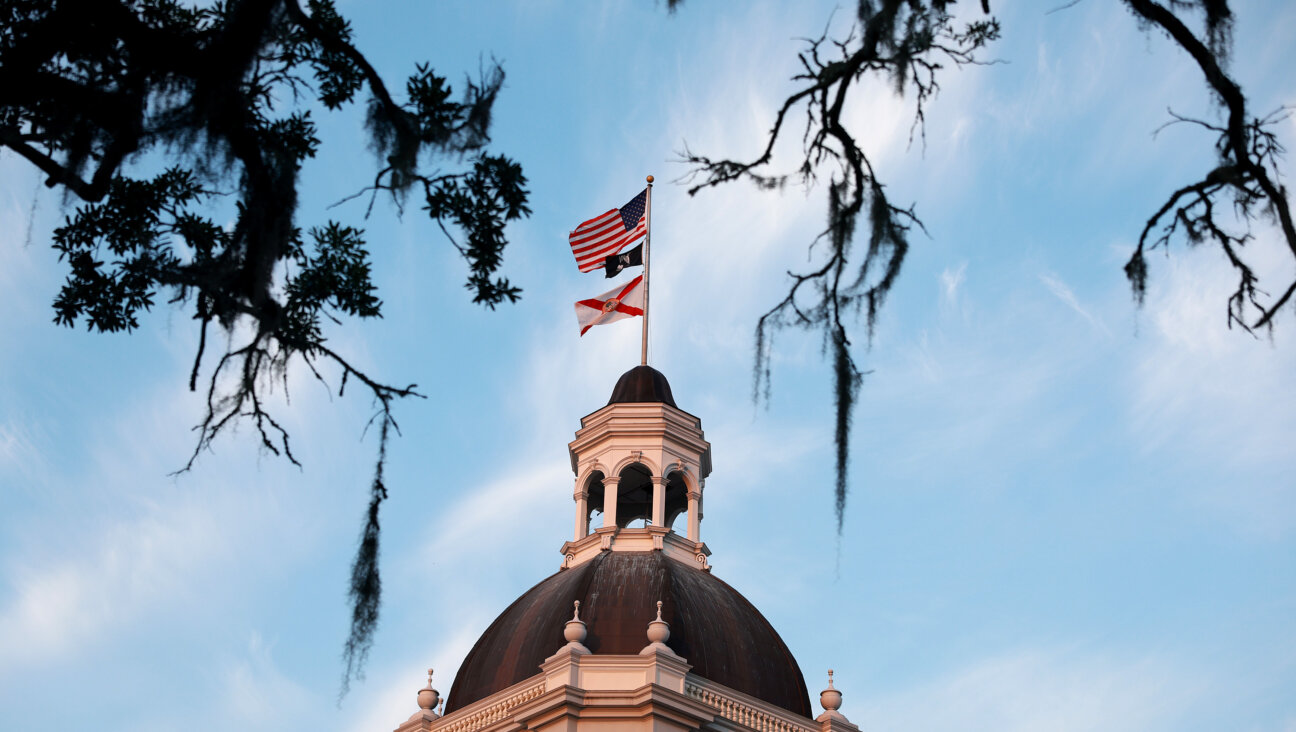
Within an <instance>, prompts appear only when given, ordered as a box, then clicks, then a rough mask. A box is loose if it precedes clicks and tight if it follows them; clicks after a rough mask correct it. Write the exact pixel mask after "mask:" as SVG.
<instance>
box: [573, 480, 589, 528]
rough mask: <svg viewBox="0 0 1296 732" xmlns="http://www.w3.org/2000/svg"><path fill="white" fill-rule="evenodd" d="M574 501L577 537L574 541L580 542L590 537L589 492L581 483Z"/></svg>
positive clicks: (578, 483) (577, 485)
mask: <svg viewBox="0 0 1296 732" xmlns="http://www.w3.org/2000/svg"><path fill="white" fill-rule="evenodd" d="M572 499H573V500H575V501H576V537H575V539H573V541H580V540H581V539H584V538H585V537H587V536H589V491H587V490H585V489H584V488H583V487H582V486H581V483H580V482H579V481H578V482H577V483H576V492H575V493H574V494H573V495H572Z"/></svg>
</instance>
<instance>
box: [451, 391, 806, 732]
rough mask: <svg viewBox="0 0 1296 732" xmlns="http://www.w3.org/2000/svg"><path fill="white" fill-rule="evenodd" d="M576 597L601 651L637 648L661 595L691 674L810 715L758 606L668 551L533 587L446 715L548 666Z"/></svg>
mask: <svg viewBox="0 0 1296 732" xmlns="http://www.w3.org/2000/svg"><path fill="white" fill-rule="evenodd" d="M640 368H647V367H640ZM650 370H651V369H650ZM653 373H657V372H655V371H654V372H653ZM627 375H628V374H627ZM658 376H660V374H658ZM622 380H623V381H624V380H625V377H622ZM662 383H663V384H665V379H664V378H663V379H662ZM618 387H619V385H618ZM666 395H667V396H668V397H669V395H670V392H669V390H667V392H666ZM573 600H580V603H581V605H580V614H581V619H582V620H584V621H585V623H586V626H587V627H588V630H589V635H588V636H587V637H586V639H585V645H586V646H587V647H588V648H589V649H590V651H592V652H593V653H595V654H618V655H634V654H637V653H639V651H640V650H641V649H643V647H644V646H645V645H647V644H648V639H647V635H646V632H647V629H648V622H649V621H651V620H652V619H653V618H654V617H655V616H656V609H657V601H658V600H661V601H662V603H663V605H662V617H663V618H664V619H665V620H666V621H667V622H668V623H670V639H669V640H668V641H667V642H666V645H668V646H670V648H671V650H673V651H675V652H676V653H678V654H679V655H680V656H683V657H684V659H685V660H686V661H688V663H689V664H691V665H692V666H693V669H692V673H694V674H697V675H698V676H702V677H704V678H707V679H710V680H711V681H715V682H717V683H720V684H724V685H725V686H728V687H729V688H731V689H735V690H737V691H740V692H743V693H744V694H750V695H751V696H754V697H757V698H759V699H763V700H765V701H767V702H770V703H772V704H775V705H777V706H780V707H782V708H784V709H787V710H788V711H790V712H794V713H796V714H800V715H802V716H805V717H809V716H811V713H810V698H809V696H808V695H807V694H806V686H805V679H804V677H802V675H801V669H800V667H798V666H797V662H796V659H794V658H793V657H792V654H791V653H790V652H789V651H788V649H787V646H786V645H784V644H783V640H782V639H781V638H779V636H778V633H776V632H775V631H774V628H773V627H772V626H770V624H769V622H768V621H767V620H765V618H764V616H762V615H761V614H760V611H758V610H757V609H756V608H755V607H753V606H752V604H751V603H750V602H748V601H747V599H746V598H745V597H743V596H742V595H740V594H739V593H738V591H737V590H735V589H733V588H732V587H730V586H729V585H727V584H725V583H724V582H723V581H721V580H720V579H717V578H716V577H714V576H713V575H712V574H711V573H710V572H704V571H702V570H701V569H696V568H694V567H692V566H689V565H688V564H685V563H683V562H680V561H679V560H676V559H672V558H670V557H667V556H664V554H663V552H660V551H650V552H619V551H610V552H602V553H601V554H599V555H598V556H596V557H594V558H593V559H591V560H589V561H587V562H585V563H583V564H580V565H577V566H575V567H572V568H570V569H566V570H563V571H560V572H558V573H557V574H555V575H552V576H550V577H549V578H548V579H545V580H544V581H542V582H541V583H540V584H538V585H536V586H535V587H532V588H531V589H530V590H527V591H526V593H524V594H523V595H522V596H521V597H519V598H518V599H517V600H516V601H515V602H514V603H513V604H512V605H510V606H509V607H508V609H506V610H505V611H504V612H503V613H501V614H500V616H499V617H498V618H496V619H495V622H493V623H491V625H490V627H489V628H487V629H486V632H485V633H483V634H482V637H481V638H479V639H478V640H477V644H476V645H475V646H473V649H472V651H470V652H469V653H468V656H467V657H466V658H465V659H464V662H463V665H462V666H460V667H459V673H458V674H457V675H456V676H455V681H454V686H453V688H451V690H450V697H449V699H448V700H447V702H446V712H447V713H450V712H453V711H455V710H456V709H460V708H462V707H464V706H467V705H469V704H471V703H473V702H475V701H478V700H479V699H484V698H486V697H487V696H490V695H491V694H494V693H496V692H498V691H500V690H502V689H505V688H507V687H509V686H512V685H513V684H516V683H518V682H519V681H522V680H523V679H526V678H529V677H531V676H534V675H536V674H538V673H540V664H541V663H542V662H543V661H544V660H545V659H546V658H548V657H549V656H551V655H553V654H554V653H555V652H556V651H557V650H558V649H559V648H561V647H562V645H563V642H564V641H563V626H564V624H565V623H566V622H567V620H568V619H570V618H571V614H572V601H573Z"/></svg>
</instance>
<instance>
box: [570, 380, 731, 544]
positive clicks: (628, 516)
mask: <svg viewBox="0 0 1296 732" xmlns="http://www.w3.org/2000/svg"><path fill="white" fill-rule="evenodd" d="M568 450H569V452H570V454H571V464H572V472H573V473H575V474H576V486H575V491H574V492H573V494H572V498H573V500H574V501H575V502H576V527H575V532H574V533H575V536H574V537H573V539H572V541H569V542H567V543H565V544H563V546H562V553H563V557H564V559H563V567H564V568H569V567H572V566H575V565H577V564H580V563H582V562H586V561H589V560H590V559H592V558H594V557H595V556H596V555H597V554H599V553H600V552H603V551H665V552H667V554H668V555H670V556H672V557H673V558H676V559H682V560H684V561H690V562H695V563H697V564H698V565H699V566H700V567H702V568H706V567H707V566H708V564H707V557H708V556H709V555H710V553H711V552H710V550H709V549H707V547H706V544H704V543H702V538H701V523H702V492H703V486H704V485H705V483H706V477H707V476H708V475H710V474H711V443H709V442H707V441H706V439H705V438H704V437H703V434H702V422H701V420H699V419H698V418H697V417H695V416H693V415H691V414H689V413H688V412H685V411H684V410H682V409H680V408H679V407H677V406H676V405H675V399H674V397H673V395H672V394H671V388H670V384H669V383H668V382H667V381H666V377H665V376H664V375H662V373H661V372H660V371H658V370H656V369H654V368H652V367H651V366H636V367H634V368H632V369H630V370H629V371H627V372H626V373H625V374H623V375H622V376H621V378H620V379H619V380H617V384H616V387H615V388H614V389H613V390H612V398H611V399H609V400H608V403H607V406H605V407H603V408H602V409H600V410H598V411H596V412H594V413H592V414H589V415H587V416H586V417H584V418H583V419H581V428H580V429H579V430H577V431H576V439H575V440H572V442H571V443H570V444H569V445H568ZM681 518H682V519H683V522H682V523H683V525H682V526H680V527H679V528H681V529H683V534H684V535H683V536H681V535H680V533H679V532H677V531H675V530H673V527H676V526H677V525H678V524H677V522H678V521H679V520H680V519H681ZM595 523H597V524H599V525H598V526H593V524H595Z"/></svg>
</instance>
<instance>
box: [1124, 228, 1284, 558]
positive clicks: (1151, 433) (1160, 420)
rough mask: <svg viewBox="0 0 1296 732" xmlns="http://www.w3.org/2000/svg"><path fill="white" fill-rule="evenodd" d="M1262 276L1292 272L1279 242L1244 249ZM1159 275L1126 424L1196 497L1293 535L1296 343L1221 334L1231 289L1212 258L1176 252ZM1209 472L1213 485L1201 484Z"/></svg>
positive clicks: (1264, 533)
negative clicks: (1182, 474)
mask: <svg viewBox="0 0 1296 732" xmlns="http://www.w3.org/2000/svg"><path fill="white" fill-rule="evenodd" d="M1248 248H1249V249H1250V250H1251V251H1252V254H1253V256H1256V261H1257V262H1258V263H1259V264H1258V271H1270V272H1272V271H1273V270H1275V269H1281V268H1284V267H1290V265H1289V264H1287V263H1285V262H1283V259H1284V258H1285V257H1289V256H1290V255H1288V254H1285V253H1284V252H1283V251H1282V249H1281V247H1279V246H1278V245H1277V243H1276V242H1275V241H1273V240H1272V239H1260V240H1257V241H1256V242H1253V243H1252V244H1251V245H1250V246H1249V247H1248ZM1163 261H1164V266H1163V267H1160V268H1158V271H1156V272H1154V273H1153V277H1152V279H1151V281H1150V284H1149V290H1148V296H1147V304H1146V306H1145V308H1144V312H1143V313H1141V314H1140V321H1141V322H1144V323H1148V322H1150V325H1151V327H1150V328H1145V329H1144V332H1143V335H1142V337H1140V338H1139V339H1138V342H1137V344H1136V350H1135V356H1134V363H1133V368H1132V370H1131V372H1130V376H1129V381H1128V387H1129V389H1130V390H1131V394H1130V400H1129V401H1130V406H1129V428H1130V430H1131V432H1132V433H1133V434H1134V435H1135V436H1136V437H1137V439H1138V440H1139V443H1140V444H1141V446H1142V449H1143V451H1144V452H1146V453H1149V454H1151V455H1154V456H1158V457H1159V458H1160V459H1164V460H1170V461H1172V462H1173V463H1174V464H1178V465H1181V466H1183V468H1184V469H1186V470H1189V471H1192V472H1193V473H1194V474H1196V475H1198V476H1202V477H1198V478H1197V479H1196V480H1194V481H1193V482H1192V483H1191V485H1192V486H1193V488H1192V491H1193V494H1194V495H1193V499H1194V500H1196V501H1198V502H1200V503H1201V504H1202V505H1203V506H1204V507H1205V508H1206V509H1207V511H1208V512H1209V513H1210V514H1212V515H1214V516H1216V517H1218V518H1222V519H1224V520H1226V521H1228V522H1229V523H1231V524H1233V525H1234V526H1236V527H1237V528H1239V529H1240V530H1243V531H1245V532H1248V533H1252V534H1254V535H1256V536H1261V537H1268V538H1277V537H1281V536H1285V535H1288V534H1290V533H1291V532H1293V531H1296V483H1293V482H1292V481H1291V480H1290V476H1291V473H1292V471H1293V470H1296V462H1294V458H1296V453H1293V451H1292V446H1291V445H1292V435H1296V414H1294V413H1293V412H1292V410H1291V409H1290V407H1289V405H1290V404H1292V403H1293V398H1294V397H1293V394H1294V392H1293V387H1292V381H1291V374H1292V373H1293V372H1296V342H1294V341H1293V333H1292V332H1291V331H1283V330H1282V329H1279V331H1278V332H1277V333H1275V334H1274V337H1273V340H1272V341H1266V340H1265V339H1263V338H1253V337H1251V336H1249V335H1247V334H1246V333H1244V332H1242V331H1241V330H1239V329H1237V328H1234V329H1232V330H1230V329H1228V328H1225V327H1222V323H1223V321H1224V317H1225V315H1224V307H1225V301H1226V299H1227V297H1228V295H1229V294H1230V293H1231V291H1232V288H1233V287H1235V282H1233V280H1232V270H1231V269H1230V268H1228V267H1227V266H1226V265H1225V264H1224V262H1223V260H1222V255H1217V253H1216V252H1214V251H1213V250H1200V249H1199V250H1195V251H1190V252H1179V253H1177V254H1176V255H1174V256H1171V257H1169V258H1167V259H1165V260H1163ZM1205 476H1209V478H1207V477H1205Z"/></svg>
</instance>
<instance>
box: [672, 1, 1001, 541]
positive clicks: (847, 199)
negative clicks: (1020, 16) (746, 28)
mask: <svg viewBox="0 0 1296 732" xmlns="http://www.w3.org/2000/svg"><path fill="white" fill-rule="evenodd" d="M950 4H951V3H948V2H942V1H941V0H928V1H926V2H911V1H910V0H882V1H881V2H873V0H861V1H860V3H859V8H858V18H859V22H858V24H857V25H854V26H852V27H851V28H850V30H849V31H848V32H847V34H846V35H845V36H844V37H843V38H841V39H830V38H829V37H828V31H827V30H825V32H824V34H823V35H821V36H820V37H819V38H817V39H811V40H807V41H806V44H807V47H806V49H805V50H804V51H802V52H801V53H800V54H799V55H798V61H799V63H800V66H801V69H802V71H801V72H800V73H798V74H796V75H795V76H794V77H793V81H794V82H798V83H799V87H798V88H797V89H796V90H795V91H793V92H792V93H791V94H789V95H788V96H787V97H786V98H785V99H784V101H783V103H782V104H781V105H780V106H779V109H778V111H777V112H776V113H775V117H774V123H773V125H772V126H771V128H770V130H769V132H768V133H767V134H766V136H765V142H764V147H763V149H762V150H761V151H760V154H759V155H757V156H756V157H754V158H752V159H751V160H729V159H712V158H710V157H707V156H704V155H699V154H696V153H694V152H693V151H692V150H690V149H689V148H688V147H687V146H685V147H684V149H683V151H682V153H681V158H682V160H683V162H686V163H688V164H690V165H691V166H692V169H691V170H690V172H689V173H688V174H686V175H685V176H684V178H683V179H682V180H683V181H684V182H686V183H691V186H690V188H689V194H690V195H694V194H696V193H698V192H699V191H701V190H703V189H705V188H710V187H714V186H717V185H721V184H724V183H729V182H731V181H734V180H739V179H746V180H749V181H751V182H753V183H755V184H756V185H757V186H758V187H760V188H762V189H777V188H781V187H782V186H784V185H785V184H786V182H787V180H788V178H789V177H791V176H793V175H795V176H798V177H799V178H800V180H801V182H802V183H803V184H805V185H811V184H813V183H814V182H815V181H816V180H817V179H818V177H819V176H820V175H821V168H822V167H824V166H827V167H828V169H829V174H828V178H829V181H830V182H829V185H828V222H827V225H826V226H825V228H824V229H823V231H821V232H820V233H819V234H818V235H817V236H815V237H814V238H812V239H811V241H810V243H809V245H808V251H809V253H810V255H811V256H812V257H816V256H817V257H819V258H820V259H821V263H820V264H819V265H818V266H816V267H814V268H813V269H811V270H810V271H808V272H805V273H793V272H789V273H788V275H789V277H790V279H791V283H790V285H789V287H788V290H787V293H786V295H784V297H783V298H782V299H781V300H780V301H779V302H778V303H776V304H775V305H774V306H773V307H772V308H770V309H769V310H768V311H766V312H765V313H764V314H763V315H762V316H761V317H760V318H759V319H758V321H757V324H756V337H755V359H754V365H753V371H752V373H753V386H752V396H753V398H754V399H755V400H756V401H759V400H760V399H761V397H762V396H764V397H766V398H768V394H769V389H770V373H771V372H770V352H771V350H770V349H771V348H772V343H773V339H774V335H775V333H776V332H777V331H779V330H782V329H783V328H787V327H795V328H798V329H801V330H811V329H816V330H820V331H822V333H823V336H824V345H825V349H826V350H830V351H831V355H830V359H831V363H832V368H833V381H834V388H833V394H834V406H835V409H836V420H835V430H834V444H835V446H836V463H835V467H836V487H835V496H836V501H835V505H836V517H837V528H838V531H839V532H840V531H841V528H842V521H843V519H844V515H845V507H846V495H847V492H848V488H849V484H848V481H847V467H848V464H849V454H850V427H851V410H852V408H853V407H854V404H855V399H856V397H857V395H858V391H859V386H860V383H861V380H862V378H863V376H864V374H865V372H863V371H862V370H861V369H860V368H859V365H858V364H857V363H856V361H855V358H854V356H853V355H852V353H851V348H850V346H851V338H850V325H851V324H852V323H853V322H854V321H855V319H856V318H857V317H858V316H859V315H860V314H861V313H863V314H864V316H865V324H866V335H867V338H868V339H870V340H871V338H872V334H873V331H874V328H875V327H876V324H877V316H878V313H879V311H880V309H881V307H882V305H883V303H884V302H885V300H886V297H887V294H888V293H889V292H890V291H891V288H892V287H893V286H894V284H895V281H896V278H897V277H898V275H899V273H900V268H901V266H902V264H903V262H904V259H905V255H906V254H907V252H908V250H909V241H908V232H909V230H910V228H911V227H914V226H917V227H919V228H920V229H921V228H922V222H921V221H920V220H919V218H918V216H917V215H916V214H915V213H914V209H913V207H912V206H911V207H908V208H902V207H899V206H895V205H893V204H892V203H891V202H890V201H889V200H888V198H887V196H886V193H885V186H884V185H883V183H882V182H881V181H880V180H879V179H878V177H877V174H876V172H875V170H874V168H873V164H872V161H871V160H870V159H869V157H868V156H867V155H866V154H865V152H864V151H863V150H862V149H861V148H860V147H859V144H858V143H857V142H856V140H855V138H854V137H853V136H852V135H851V133H850V131H849V130H847V128H846V126H845V125H844V124H843V122H842V115H843V113H844V110H845V109H846V106H847V103H848V101H849V99H850V95H851V92H852V91H853V90H854V89H855V88H856V87H857V86H858V82H860V81H861V80H862V79H863V78H864V77H865V76H866V75H874V76H878V77H882V78H885V79H887V80H889V81H890V82H891V85H892V87H893V89H894V90H895V91H896V93H898V94H905V93H906V92H907V93H912V94H913V96H914V118H913V123H912V125H911V127H910V140H912V139H913V136H914V134H915V132H916V133H917V134H919V135H920V136H922V135H923V134H924V129H925V120H926V105H927V103H928V102H929V101H930V100H931V99H932V98H933V97H934V96H935V95H936V94H937V93H938V92H939V90H940V84H939V76H938V74H939V72H940V70H941V69H943V68H944V64H946V63H950V64H952V65H954V66H956V67H958V66H964V65H969V64H980V63H984V62H982V61H981V60H980V59H979V58H978V56H977V53H978V51H980V50H981V49H983V48H984V47H985V46H986V45H987V44H988V43H990V42H992V41H993V40H995V39H996V38H998V35H999V24H998V22H997V21H996V20H994V19H993V18H990V19H988V20H981V21H974V22H971V23H968V24H966V25H964V26H962V27H961V28H959V27H956V26H955V24H954V20H953V18H952V16H951V15H950V14H949V13H948V12H947V6H948V5H950ZM986 12H987V13H988V12H989V10H988V7H987V8H986ZM799 105H804V109H805V127H804V130H803V133H802V136H801V141H802V154H801V160H800V163H799V165H798V166H797V167H796V168H795V169H794V171H793V172H784V173H780V172H768V171H769V166H770V165H771V164H772V161H773V156H774V149H775V146H776V144H777V143H778V140H779V138H780V136H782V135H783V133H784V130H785V126H786V123H787V119H788V115H789V114H790V113H791V112H792V111H793V110H794V109H796V108H798V106H799ZM695 181H696V182H695ZM861 216H865V217H867V220H868V228H867V232H868V239H867V248H866V249H865V252H864V254H863V256H862V257H860V256H858V255H857V253H856V252H853V251H852V247H851V244H852V242H853V239H854V236H855V233H856V230H857V227H858V222H859V220H860V218H861ZM821 244H826V247H823V251H822V252H818V251H817V249H819V246H820V245H821Z"/></svg>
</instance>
